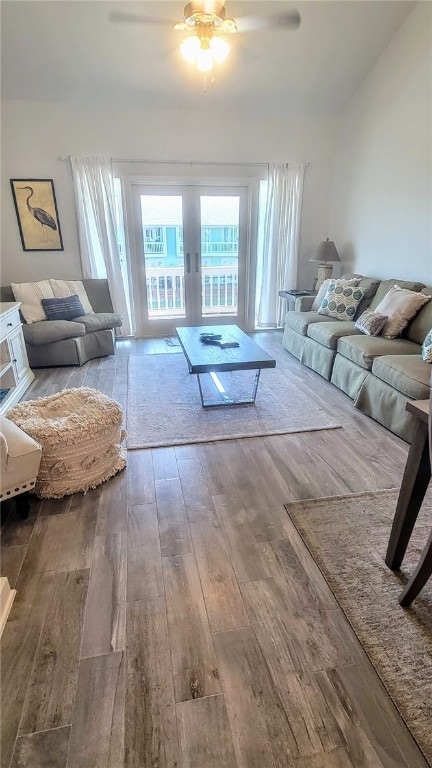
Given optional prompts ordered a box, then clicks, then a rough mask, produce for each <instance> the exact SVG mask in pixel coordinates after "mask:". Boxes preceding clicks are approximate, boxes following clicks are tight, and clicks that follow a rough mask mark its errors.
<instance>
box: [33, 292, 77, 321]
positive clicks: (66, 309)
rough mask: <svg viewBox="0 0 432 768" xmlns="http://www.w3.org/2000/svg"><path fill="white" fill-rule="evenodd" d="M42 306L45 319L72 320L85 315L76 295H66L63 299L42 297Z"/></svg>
mask: <svg viewBox="0 0 432 768" xmlns="http://www.w3.org/2000/svg"><path fill="white" fill-rule="evenodd" d="M42 306H43V309H44V312H45V314H46V318H47V320H73V319H74V318H75V317H82V315H85V312H84V310H83V306H82V304H81V302H80V300H79V298H78V296H66V297H65V298H64V299H42Z"/></svg>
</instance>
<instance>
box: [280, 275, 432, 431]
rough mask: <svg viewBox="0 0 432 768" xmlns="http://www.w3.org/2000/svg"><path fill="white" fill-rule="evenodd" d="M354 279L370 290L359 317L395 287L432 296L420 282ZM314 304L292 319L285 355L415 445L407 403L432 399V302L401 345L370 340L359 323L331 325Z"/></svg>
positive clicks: (300, 307)
mask: <svg viewBox="0 0 432 768" xmlns="http://www.w3.org/2000/svg"><path fill="white" fill-rule="evenodd" d="M355 276H356V277H359V278H360V283H359V285H360V287H362V288H363V289H364V290H365V296H364V299H363V300H362V303H361V304H360V306H359V309H358V310H357V313H356V316H357V317H358V316H359V315H360V314H361V312H363V310H364V309H365V308H366V306H369V307H370V308H371V309H374V308H375V307H376V306H377V305H378V304H379V302H380V301H381V299H382V298H383V297H384V296H385V294H386V293H387V292H388V290H389V289H390V288H391V286H392V285H394V284H395V283H397V284H398V285H399V286H401V287H402V288H408V289H409V290H412V291H421V292H422V293H425V294H426V295H432V289H431V288H426V287H425V286H424V284H423V283H419V282H415V281H403V280H398V279H394V280H384V281H379V280H377V279H374V278H368V277H364V276H361V275H355ZM344 277H354V275H345V276H344ZM312 302H313V298H312V297H302V298H301V299H298V300H297V302H296V309H295V311H294V312H288V313H287V315H286V317H285V328H284V335H283V345H284V347H285V349H287V350H288V351H289V352H291V354H292V355H294V357H296V358H297V359H298V360H300V361H301V362H302V363H304V365H306V366H308V367H309V368H311V369H312V370H314V371H316V372H317V373H319V374H320V375H321V376H323V377H324V378H325V379H327V380H328V381H331V382H332V384H334V385H335V386H336V387H338V389H340V390H342V391H343V392H345V393H346V394H347V395H348V396H349V397H350V398H351V399H352V400H353V401H354V405H355V407H356V408H358V409H359V410H361V411H363V412H364V413H366V414H367V415H368V416H371V417H372V418H373V419H375V420H376V421H378V422H379V423H380V424H382V425H383V426H385V427H387V428H388V429H390V430H391V431H392V432H394V433H395V434H396V435H399V437H402V438H403V439H404V440H407V441H408V442H411V439H412V436H413V430H414V425H415V420H414V418H413V417H412V416H411V415H410V414H409V413H407V411H406V409H405V406H406V403H407V401H408V400H423V399H426V398H428V397H429V395H430V377H431V371H432V367H431V366H430V365H429V364H428V363H425V362H423V360H422V359H421V345H422V343H423V340H424V338H425V337H426V335H427V333H428V331H429V330H430V329H431V328H432V301H429V302H428V303H427V304H426V305H425V306H424V307H422V309H421V310H420V312H418V313H417V315H416V316H415V317H414V319H413V320H412V321H411V322H410V323H409V325H408V326H407V328H406V329H405V330H404V331H403V334H402V336H401V337H400V338H397V339H385V338H384V337H382V336H376V337H373V336H366V335H364V334H362V333H361V332H360V331H358V330H357V329H356V328H355V327H354V324H355V320H354V321H347V322H345V321H341V320H332V319H330V318H328V317H326V316H325V315H319V314H318V313H317V312H314V311H311V305H312Z"/></svg>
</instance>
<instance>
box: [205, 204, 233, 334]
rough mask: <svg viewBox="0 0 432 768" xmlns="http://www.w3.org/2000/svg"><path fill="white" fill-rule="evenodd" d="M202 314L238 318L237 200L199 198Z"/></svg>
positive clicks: (210, 316) (207, 316) (212, 316)
mask: <svg viewBox="0 0 432 768" xmlns="http://www.w3.org/2000/svg"><path fill="white" fill-rule="evenodd" d="M200 226H201V305H202V306H201V313H202V317H203V318H204V319H207V318H208V319H210V318H214V317H219V318H220V317H224V316H225V317H226V316H229V317H237V315H238V274H239V227H240V197H239V196H238V195H227V194H223V195H204V194H202V195H200Z"/></svg>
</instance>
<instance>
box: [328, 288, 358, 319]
mask: <svg viewBox="0 0 432 768" xmlns="http://www.w3.org/2000/svg"><path fill="white" fill-rule="evenodd" d="M363 296H364V290H363V289H362V288H358V287H357V286H355V285H346V282H345V280H333V281H332V282H331V283H330V285H329V287H328V288H327V293H326V295H325V296H324V298H323V300H322V302H321V306H320V308H319V310H318V314H319V315H327V316H328V317H334V318H336V319H337V320H354V317H355V313H356V312H357V308H358V305H359V304H360V302H361V300H362V298H363Z"/></svg>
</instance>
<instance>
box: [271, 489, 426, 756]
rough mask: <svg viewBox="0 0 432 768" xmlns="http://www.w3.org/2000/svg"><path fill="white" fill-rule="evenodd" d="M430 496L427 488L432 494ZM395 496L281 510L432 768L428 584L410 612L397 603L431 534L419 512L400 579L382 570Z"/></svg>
mask: <svg viewBox="0 0 432 768" xmlns="http://www.w3.org/2000/svg"><path fill="white" fill-rule="evenodd" d="M431 491H432V489H431ZM397 497H398V492H397V491H395V490H392V491H377V492H375V493H364V494H353V495H349V496H339V497H334V498H325V499H316V500H309V501H300V502H294V503H291V504H286V505H285V507H286V510H287V512H288V514H289V516H290V518H291V519H292V521H293V523H294V525H295V526H296V528H297V530H298V531H299V533H300V535H301V537H302V539H303V541H304V542H305V544H306V545H307V547H308V549H309V551H310V552H311V554H312V556H313V558H314V560H315V562H316V563H317V564H318V566H319V568H320V569H321V571H322V573H323V574H324V576H325V578H326V580H327V582H328V584H329V586H330V588H331V590H332V591H333V594H334V595H335V597H336V599H337V601H338V602H339V604H340V606H341V608H342V610H343V611H344V613H345V615H346V617H347V618H348V621H349V622H350V624H351V625H352V627H353V629H354V632H355V633H356V635H357V637H358V639H359V640H360V643H361V644H362V646H363V648H364V650H365V651H366V653H367V655H368V656H369V659H370V660H371V662H372V664H373V666H374V667H375V669H376V671H377V672H378V674H379V676H380V678H381V680H382V682H383V683H384V685H385V687H386V689H387V691H388V693H389V694H390V696H391V698H392V699H393V701H394V703H395V704H396V707H397V708H398V710H399V712H400V714H401V715H402V717H403V719H404V720H405V722H406V724H407V726H408V728H409V729H410V731H411V733H412V735H413V736H414V738H415V739H416V741H417V743H418V744H419V746H420V748H421V749H422V751H423V753H424V755H425V756H426V758H427V759H428V760H429V761H430V762H432V580H429V582H428V583H427V585H426V586H425V587H424V589H423V590H422V592H421V593H420V595H419V596H418V598H416V600H415V601H414V602H413V604H412V606H411V608H409V609H403V608H401V607H400V605H399V603H398V596H399V593H400V592H401V590H402V587H403V586H404V584H405V583H406V581H407V577H409V576H410V575H411V574H412V572H413V570H414V567H415V566H416V564H417V562H418V560H419V557H420V553H421V550H422V548H423V546H424V544H425V543H426V541H427V539H428V536H429V534H430V530H431V525H432V492H429V494H428V496H427V498H426V500H425V502H424V503H423V505H422V509H421V511H420V515H419V518H418V520H417V524H416V526H415V528H414V532H413V535H412V537H411V541H410V545H409V548H408V550H407V554H406V556H405V559H404V562H403V565H402V569H401V572H400V573H393V572H392V571H390V570H389V569H388V568H387V566H386V565H385V563H384V556H385V552H386V549H387V543H388V538H389V535H390V529H391V524H392V521H393V516H394V512H395V509H396V501H397Z"/></svg>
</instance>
